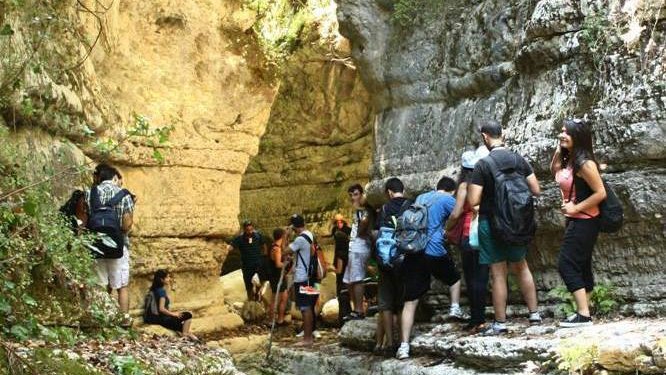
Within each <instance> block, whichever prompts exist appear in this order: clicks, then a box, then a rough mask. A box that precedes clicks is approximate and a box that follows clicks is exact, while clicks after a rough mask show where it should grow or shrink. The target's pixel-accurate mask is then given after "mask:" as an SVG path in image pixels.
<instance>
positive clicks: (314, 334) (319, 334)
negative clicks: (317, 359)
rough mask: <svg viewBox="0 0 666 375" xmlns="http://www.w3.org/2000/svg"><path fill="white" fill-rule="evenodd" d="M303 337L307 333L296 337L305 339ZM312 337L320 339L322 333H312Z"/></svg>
mask: <svg viewBox="0 0 666 375" xmlns="http://www.w3.org/2000/svg"><path fill="white" fill-rule="evenodd" d="M303 336H305V331H301V332H299V333H297V334H296V337H303ZM312 337H314V338H316V339H320V338H321V333H319V331H313V332H312Z"/></svg>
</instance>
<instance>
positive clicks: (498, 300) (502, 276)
mask: <svg viewBox="0 0 666 375" xmlns="http://www.w3.org/2000/svg"><path fill="white" fill-rule="evenodd" d="M490 272H491V275H492V280H493V287H492V291H493V309H494V310H495V320H497V321H499V322H503V321H505V320H506V293H507V291H506V273H507V267H506V262H499V263H493V264H491V265H490Z"/></svg>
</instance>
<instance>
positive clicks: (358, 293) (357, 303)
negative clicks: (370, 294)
mask: <svg viewBox="0 0 666 375" xmlns="http://www.w3.org/2000/svg"><path fill="white" fill-rule="evenodd" d="M352 290H353V293H354V297H353V298H354V311H356V313H358V314H359V315H363V314H364V310H363V295H364V293H365V285H364V284H363V283H362V282H360V283H354V284H352Z"/></svg>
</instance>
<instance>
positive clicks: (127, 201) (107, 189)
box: [86, 180, 134, 223]
mask: <svg viewBox="0 0 666 375" xmlns="http://www.w3.org/2000/svg"><path fill="white" fill-rule="evenodd" d="M120 190H121V189H120V188H119V187H118V186H117V185H116V184H114V183H113V182H112V181H111V180H106V181H102V183H100V184H99V185H97V194H98V196H99V200H100V202H101V203H102V205H104V204H105V203H106V202H108V201H110V200H111V198H113V196H114V195H116V194H117V193H118V192H119V191H120ZM86 202H87V203H88V208H89V210H88V212H91V211H92V210H91V209H92V204H91V202H90V190H87V191H86ZM114 208H115V210H116V213H117V214H118V220H120V222H121V223H122V222H123V215H125V214H127V213H132V212H134V201H133V200H132V197H131V196H129V195H126V196H124V197H123V199H122V201H120V204H118V205H116V207H114Z"/></svg>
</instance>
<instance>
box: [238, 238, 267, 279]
mask: <svg viewBox="0 0 666 375" xmlns="http://www.w3.org/2000/svg"><path fill="white" fill-rule="evenodd" d="M231 245H232V246H233V247H235V248H237V249H238V250H239V251H240V255H241V263H242V267H243V268H244V269H246V270H252V269H255V268H257V267H258V266H259V264H260V263H261V256H262V249H263V246H264V238H263V236H262V235H261V234H260V233H259V232H254V233H253V234H252V236H249V237H248V236H247V235H245V233H243V234H241V235H240V236H238V237H236V238H234V240H233V241H231Z"/></svg>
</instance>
